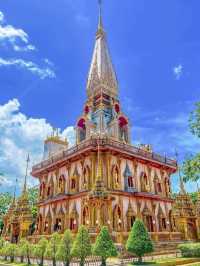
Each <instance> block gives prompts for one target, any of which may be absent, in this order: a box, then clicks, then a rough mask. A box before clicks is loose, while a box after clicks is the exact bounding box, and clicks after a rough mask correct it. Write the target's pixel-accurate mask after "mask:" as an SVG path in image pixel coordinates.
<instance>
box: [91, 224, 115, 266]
mask: <svg viewBox="0 0 200 266" xmlns="http://www.w3.org/2000/svg"><path fill="white" fill-rule="evenodd" d="M93 253H94V255H97V256H99V257H101V266H106V260H107V259H108V258H109V257H116V256H117V249H116V247H115V245H114V243H113V241H112V239H111V237H110V234H109V231H108V228H107V226H103V227H102V228H101V231H100V233H99V235H98V236H97V239H96V242H95V244H94V247H93Z"/></svg>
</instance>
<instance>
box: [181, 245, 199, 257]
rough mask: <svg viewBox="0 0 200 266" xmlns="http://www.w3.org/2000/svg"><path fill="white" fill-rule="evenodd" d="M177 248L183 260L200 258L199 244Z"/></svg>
mask: <svg viewBox="0 0 200 266" xmlns="http://www.w3.org/2000/svg"><path fill="white" fill-rule="evenodd" d="M178 248H179V249H180V251H181V254H182V256H183V257H185V258H189V257H199V258H200V243H191V244H181V245H179V246H178Z"/></svg>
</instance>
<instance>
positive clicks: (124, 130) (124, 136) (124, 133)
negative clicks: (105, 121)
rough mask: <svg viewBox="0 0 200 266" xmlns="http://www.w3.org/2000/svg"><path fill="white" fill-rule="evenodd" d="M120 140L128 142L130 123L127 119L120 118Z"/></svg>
mask: <svg viewBox="0 0 200 266" xmlns="http://www.w3.org/2000/svg"><path fill="white" fill-rule="evenodd" d="M119 138H120V140H122V141H125V142H126V143H127V142H128V139H129V136H128V121H127V119H126V118H125V117H123V116H121V117H119Z"/></svg>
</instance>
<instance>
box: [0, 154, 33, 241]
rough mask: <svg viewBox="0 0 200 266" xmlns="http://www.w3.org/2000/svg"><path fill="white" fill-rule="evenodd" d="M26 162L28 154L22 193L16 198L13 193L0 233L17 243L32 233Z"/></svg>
mask: <svg viewBox="0 0 200 266" xmlns="http://www.w3.org/2000/svg"><path fill="white" fill-rule="evenodd" d="M28 162H29V156H28V158H27V168H26V175H25V181H24V186H23V191H22V194H21V196H20V197H19V198H18V199H17V200H16V197H15V193H14V197H13V201H12V203H11V205H10V208H9V209H8V212H7V213H6V215H5V216H4V218H3V223H4V227H3V231H2V235H3V237H4V238H5V239H6V240H8V241H11V242H13V243H17V242H18V241H19V240H20V238H25V237H27V236H28V235H31V233H32V229H31V225H32V224H33V216H32V211H31V207H30V203H29V199H28V192H27V170H28Z"/></svg>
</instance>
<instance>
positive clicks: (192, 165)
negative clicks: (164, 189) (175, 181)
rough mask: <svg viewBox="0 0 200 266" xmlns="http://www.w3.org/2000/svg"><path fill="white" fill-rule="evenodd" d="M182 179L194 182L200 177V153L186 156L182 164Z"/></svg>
mask: <svg viewBox="0 0 200 266" xmlns="http://www.w3.org/2000/svg"><path fill="white" fill-rule="evenodd" d="M182 171H183V181H184V182H188V181H192V182H196V183H197V186H198V181H199V179H200V153H199V154H196V155H195V156H190V157H189V158H187V159H186V160H185V161H184V162H183V165H182Z"/></svg>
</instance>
